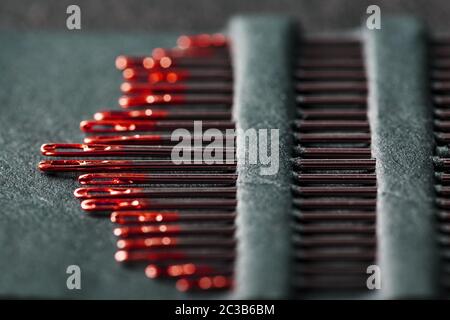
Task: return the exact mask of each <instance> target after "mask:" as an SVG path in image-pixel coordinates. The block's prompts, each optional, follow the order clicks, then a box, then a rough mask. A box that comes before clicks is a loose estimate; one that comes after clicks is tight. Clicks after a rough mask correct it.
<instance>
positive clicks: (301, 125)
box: [294, 120, 370, 132]
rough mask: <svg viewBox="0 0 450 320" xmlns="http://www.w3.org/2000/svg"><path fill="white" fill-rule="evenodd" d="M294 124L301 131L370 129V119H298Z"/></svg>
mask: <svg viewBox="0 0 450 320" xmlns="http://www.w3.org/2000/svg"><path fill="white" fill-rule="evenodd" d="M294 125H295V127H296V128H297V130H299V131H301V132H311V131H312V132H324V131H330V130H341V131H369V130H370V126H369V122H368V121H357V120H326V121H324V120H296V121H294Z"/></svg>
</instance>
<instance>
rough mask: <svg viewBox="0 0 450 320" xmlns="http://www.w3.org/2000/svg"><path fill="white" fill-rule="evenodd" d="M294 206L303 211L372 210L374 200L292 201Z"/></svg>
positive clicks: (374, 204)
mask: <svg viewBox="0 0 450 320" xmlns="http://www.w3.org/2000/svg"><path fill="white" fill-rule="evenodd" d="M293 203H294V206H296V207H297V208H299V209H304V210H322V209H346V210H350V209H353V210H364V209H365V210H373V209H374V208H375V206H376V200H375V199H352V198H350V199H298V198H297V199H294V200H293Z"/></svg>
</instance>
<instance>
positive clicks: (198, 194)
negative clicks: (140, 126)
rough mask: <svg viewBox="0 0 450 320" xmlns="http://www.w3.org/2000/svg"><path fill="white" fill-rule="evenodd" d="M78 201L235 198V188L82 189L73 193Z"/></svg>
mask: <svg viewBox="0 0 450 320" xmlns="http://www.w3.org/2000/svg"><path fill="white" fill-rule="evenodd" d="M74 195H75V197H76V198H78V199H83V200H84V199H93V198H96V199H98V198H130V197H136V198H153V197H166V198H177V197H178V198H180V197H192V198H208V197H215V198H220V197H221V198H235V197H236V187H207V188H206V187H200V188H199V187H197V188H196V187H176V188H175V187H172V188H167V187H157V188H137V187H132V188H123V187H122V188H121V187H112V188H111V187H83V188H78V189H76V190H75V191H74Z"/></svg>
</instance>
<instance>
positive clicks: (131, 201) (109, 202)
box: [81, 198, 236, 211]
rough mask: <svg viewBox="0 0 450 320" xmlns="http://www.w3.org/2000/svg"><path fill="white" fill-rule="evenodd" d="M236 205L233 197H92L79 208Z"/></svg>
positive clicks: (166, 207) (163, 208)
mask: <svg viewBox="0 0 450 320" xmlns="http://www.w3.org/2000/svg"><path fill="white" fill-rule="evenodd" d="M235 207H236V200H235V199H222V198H218V199H213V198H208V199H187V200H186V199H178V198H177V199H165V198H162V199H161V198H153V199H148V198H117V199H116V198H93V199H86V200H83V201H81V208H82V209H83V210H86V211H115V210H136V209H145V210H148V209H159V210H173V209H222V210H227V209H228V210H232V209H234V208H235Z"/></svg>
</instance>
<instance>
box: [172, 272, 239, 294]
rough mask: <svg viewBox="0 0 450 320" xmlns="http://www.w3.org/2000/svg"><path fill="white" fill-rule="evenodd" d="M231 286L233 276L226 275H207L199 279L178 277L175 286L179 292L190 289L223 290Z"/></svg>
mask: <svg viewBox="0 0 450 320" xmlns="http://www.w3.org/2000/svg"><path fill="white" fill-rule="evenodd" d="M232 286H233V278H231V277H227V276H222V275H219V276H212V277H211V276H207V277H201V278H199V279H180V280H178V281H177V283H176V288H177V289H178V290H179V291H181V292H186V291H192V290H223V289H228V288H231V287H232Z"/></svg>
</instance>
